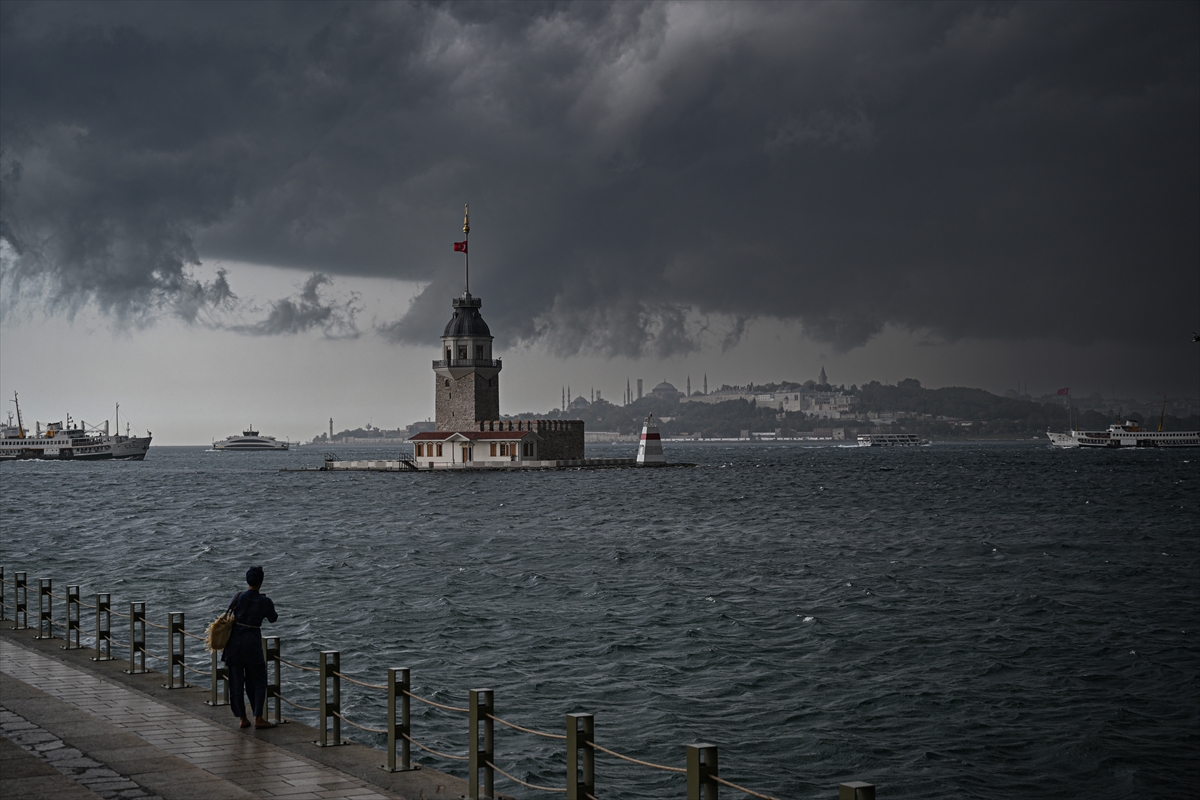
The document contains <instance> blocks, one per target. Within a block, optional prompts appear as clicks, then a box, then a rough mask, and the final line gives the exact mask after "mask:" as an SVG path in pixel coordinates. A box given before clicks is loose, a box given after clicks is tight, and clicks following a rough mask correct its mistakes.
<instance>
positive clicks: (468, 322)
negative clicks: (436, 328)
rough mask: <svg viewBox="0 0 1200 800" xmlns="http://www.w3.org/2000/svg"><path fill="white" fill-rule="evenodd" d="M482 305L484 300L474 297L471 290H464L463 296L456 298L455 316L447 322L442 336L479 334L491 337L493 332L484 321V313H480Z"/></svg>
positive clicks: (462, 336)
mask: <svg viewBox="0 0 1200 800" xmlns="http://www.w3.org/2000/svg"><path fill="white" fill-rule="evenodd" d="M481 305H483V301H482V300H480V299H479V298H478V297H472V296H471V293H470V292H464V293H463V296H462V297H456V298H454V316H452V317H451V318H450V321H449V322H447V323H446V330H445V332H444V333H443V334H442V338H444V339H445V338H455V339H458V338H464V337H468V336H478V337H486V338H489V339H490V338H491V336H492V332H491V330H489V329H488V326H487V323H486V322H484V321H483V315H482V314H480V313H479V307H480V306H481Z"/></svg>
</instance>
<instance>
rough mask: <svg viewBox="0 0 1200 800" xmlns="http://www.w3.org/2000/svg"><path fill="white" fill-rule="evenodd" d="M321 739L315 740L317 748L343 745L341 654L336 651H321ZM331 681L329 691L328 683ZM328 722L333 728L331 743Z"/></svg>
mask: <svg viewBox="0 0 1200 800" xmlns="http://www.w3.org/2000/svg"><path fill="white" fill-rule="evenodd" d="M320 666H321V675H320V681H321V709H320V716H321V738H320V739H318V740H317V746H318V747H337V746H338V745H340V744H345V742H343V741H342V718H341V717H339V716H338V714H341V713H342V677H341V675H342V654H341V653H340V652H338V651H337V650H322V651H321V665H320ZM330 681H333V690H332V691H330V688H329V682H330ZM330 720H332V727H333V741H330V740H329V737H328V735H327V734H328V732H329V728H330Z"/></svg>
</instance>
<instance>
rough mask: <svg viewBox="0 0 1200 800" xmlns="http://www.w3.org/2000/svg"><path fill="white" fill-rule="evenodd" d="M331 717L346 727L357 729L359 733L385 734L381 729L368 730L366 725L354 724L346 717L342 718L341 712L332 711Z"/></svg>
mask: <svg viewBox="0 0 1200 800" xmlns="http://www.w3.org/2000/svg"><path fill="white" fill-rule="evenodd" d="M333 715H334V716H335V717H337V718H338V719H340V720H341V721H342V722H344V723H346V724H347V725H353V726H354V727H356V728H358V729H359V730H360V731H366V732H367V733H387V731H386V730H385V729H383V728H368V727H367V726H366V725H359V724H358V723H357V722H355V721H354V720H352V719H346V717H344V716H342V714H341V712H338V711H334V712H333Z"/></svg>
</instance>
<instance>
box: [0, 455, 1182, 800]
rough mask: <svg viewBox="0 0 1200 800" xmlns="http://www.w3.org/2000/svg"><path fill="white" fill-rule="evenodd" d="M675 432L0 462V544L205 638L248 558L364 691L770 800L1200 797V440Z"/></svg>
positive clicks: (635, 785)
mask: <svg viewBox="0 0 1200 800" xmlns="http://www.w3.org/2000/svg"><path fill="white" fill-rule="evenodd" d="M633 447H634V446H633V445H589V447H588V455H589V456H596V457H628V456H630V455H632V453H633ZM665 449H666V454H667V458H668V459H669V460H671V461H675V462H688V463H692V464H694V465H695V466H693V467H690V468H678V469H635V468H625V469H601V470H584V469H572V470H562V471H552V472H534V471H529V472H526V471H511V472H508V471H493V472H478V473H476V472H457V473H453V472H444V473H436V474H433V473H416V474H414V473H347V472H321V471H288V470H299V469H301V468H304V467H312V468H315V467H319V466H320V465H321V464H322V462H323V455H322V451H321V450H320V449H314V448H309V447H301V448H298V449H293V450H291V451H289V452H286V453H229V452H214V451H212V450H210V449H208V448H201V447H152V448H151V450H150V453H149V455H148V457H147V458H146V460H145V461H143V462H108V463H94V462H93V463H70V462H37V461H26V462H18V463H5V464H0V478H2V486H3V490H2V491H0V520H2V521H3V526H2V535H0V565H2V566H3V567H4V568H5V573H6V574H5V577H6V579H7V580H9V581H11V578H12V574H13V572H14V571H17V570H20V571H25V572H27V573H28V576H29V578H30V580H31V582H34V584H35V585H36V579H37V578H50V579H51V580H52V581H53V586H54V587H55V593H61V592H62V591H63V590H64V589H65V587H66V586H67V585H68V584H78V585H80V586H81V590H82V593H83V597H84V599H85V600H89V599H90V597H91V595H93V594H94V593H95V592H111V593H112V597H113V602H114V607H115V608H117V609H118V610H127V608H128V605H127V604H128V602H130V601H139V602H145V603H146V607H147V611H148V614H149V619H150V621H151V622H154V623H158V624H163V623H165V621H166V616H167V614H168V612H173V611H182V612H184V613H185V619H186V625H187V628H188V630H189V631H192V632H195V633H200V632H202V631H203V628H204V626H205V624H206V623H207V622H208V621H210V620H211V619H212V618H213V617H215V616H216V615H217V614H218V613H219V612H221V611H222V610H223V609H224V608H225V606H226V605H227V604H228V602H229V600H230V598H231V596H232V595H233V594H234V593H235V592H236V591H238V590H239V589H242V588H244V580H243V576H244V574H245V571H246V568H247V567H249V566H250V565H254V564H259V565H262V566H263V567H264V569H265V571H266V582H265V583H264V585H263V592H264V593H266V594H267V595H269V596H270V597H271V598H272V599H273V600H274V602H275V605H276V608H277V609H278V611H279V621H278V622H277V623H276V624H274V625H267V626H264V628H265V632H266V633H268V634H273V635H277V636H279V637H281V647H282V652H283V656H284V658H285V659H287V660H289V661H291V662H292V663H294V664H299V665H303V666H308V667H315V666H316V665H317V662H318V653H319V652H320V651H322V650H336V651H338V652H339V653H340V658H341V665H342V671H343V672H344V673H345V674H346V675H347V676H348V677H353V678H354V679H356V680H358V681H360V682H362V683H368V684H384V683H386V681H387V669H388V668H389V667H407V668H409V669H410V670H411V674H412V681H413V692H414V693H415V694H417V695H419V696H421V697H423V698H425V699H428V700H432V701H434V702H437V703H440V704H442V705H448V706H453V707H463V706H466V705H467V701H468V692H469V691H470V690H472V689H481V688H487V689H491V690H492V691H493V692H494V697H495V714H496V716H497V717H499V718H501V719H503V720H505V721H507V722H510V723H512V724H515V725H519V726H521V727H524V728H528V729H532V730H536V731H541V732H544V733H550V734H556V735H562V734H563V733H564V732H565V725H566V717H565V715H566V714H569V713H589V714H594V715H595V731H596V733H595V738H596V742H597V743H598V744H599V745H602V746H603V747H605V748H607V749H609V750H613V751H615V752H618V753H621V754H623V755H626V756H629V757H631V758H634V759H638V760H640V761H645V762H649V763H651V764H654V765H658V766H665V767H672V768H680V767H683V766H684V765H685V763H686V761H685V758H686V757H685V745H687V744H689V743H707V744H713V745H716V746H717V748H718V754H719V771H720V775H721V777H722V778H724V779H726V780H729V781H732V782H734V783H736V784H738V785H740V786H744V787H746V788H749V789H752V790H753V791H755V792H758V793H760V794H763V795H766V796H770V797H775V798H781V800H782V798H830V797H833V796H835V795H836V792H837V786H838V784H839V783H841V782H845V781H851V780H859V781H866V782H869V783H872V784H875V786H876V787H877V792H878V796H879V797H881V798H891V799H892V800H898V799H899V798H931V797H972V798H1004V799H1005V800H1010V799H1011V798H1056V799H1057V798H1063V797H1087V798H1092V799H1094V800H1098V799H1101V798H1129V797H1142V796H1145V797H1151V796H1154V797H1183V796H1191V797H1195V796H1197V794H1198V793H1200V682H1198V675H1200V643H1198V637H1197V631H1198V630H1200V450H1176V451H1167V450H1137V451H1094V450H1088V451H1080V450H1074V451H1068V450H1057V449H1054V448H1051V447H1050V446H1048V444H1047V443H1046V442H1045V441H1044V440H1043V441H1024V442H964V443H952V444H951V443H934V444H932V445H929V446H925V447H918V448H858V447H847V446H836V445H820V446H818V445H811V446H809V445H803V444H793V443H755V444H748V443H725V444H674V443H670V442H668V443H667V444H666V445H665ZM339 455H340V456H341V457H342V458H354V457H359V458H383V457H387V456H391V457H394V454H393V453H392V452H391V451H387V450H381V449H368V448H363V449H360V450H350V449H343V450H341V451H339ZM9 586H11V584H10V585H9ZM6 592H8V593H7V594H6V597H8V599H9V600H10V601H11V589H10V588H7V587H6ZM30 597H31V598H34V599H35V593H34V592H31V593H30ZM55 613H56V615H58V617H59V618H61V613H62V605H61V603H60V604H59V605H58V606H57V607H56V611H55ZM116 622H117V623H120V622H123V621H122V620H119V619H118V620H116ZM83 624H84V629H85V632H86V631H87V629H88V627H89V626H90V625H91V624H93V623H92V617H91V615H90V613H89V612H88V611H86V610H85V611H84V616H83ZM114 630H115V631H116V639H117V641H118V644H119V643H120V642H121V640H122V638H123V636H124V633H123V629H121V627H120V625H119V624H114ZM85 641H88V640H87V639H85ZM198 645H199V643H198V642H196V641H194V640H192V641H189V642H188V647H189V651H188V659H189V663H190V664H194V665H195V666H196V667H198V668H205V667H207V665H208V664H207V656H206V655H205V654H204V653H203V652H202V650H201V648H200V647H199V646H198ZM148 647H149V650H150V651H151V654H152V656H159V655H161V654H163V653H164V652H165V651H166V643H165V636H164V635H163V631H161V630H159V629H155V628H151V629H150V633H149V643H148ZM117 652H118V654H122V653H123V652H124V651H123V650H120V649H118V650H117ZM150 663H151V666H155V665H156V664H157V665H158V667H159V668H160V669H163V666H162V662H161V661H156V660H155V658H152V659H151V662H150ZM191 678H192V680H193V682H196V683H200V684H202V685H204V684H205V682H206V681H207V678H206V677H205V676H203V675H199V674H193V675H191ZM342 692H343V713H344V714H345V716H346V717H347V719H348V720H351V721H354V722H356V723H358V724H360V725H362V726H364V727H366V728H376V729H380V728H383V727H384V725H385V721H386V693H385V692H383V691H380V690H378V689H375V688H368V687H360V686H356V685H354V684H350V683H343V686H342ZM283 693H284V696H285V697H286V698H287V699H288V700H289V701H290V702H292V703H294V704H296V705H295V706H292V705H288V706H285V707H284V711H285V716H288V717H291V718H293V719H297V720H301V721H304V722H307V723H310V724H315V722H316V715H315V714H313V713H311V712H308V711H305V710H303V709H301V708H298V707H297V706H309V707H313V706H316V704H317V684H316V679H315V676H314V675H313V674H312V673H311V672H308V671H306V670H303V669H299V668H296V667H291V666H285V667H284V671H283ZM342 732H343V735H344V736H346V737H348V738H350V739H354V740H357V741H360V742H364V743H367V744H370V745H373V746H375V747H379V748H381V749H382V748H383V747H384V746H385V741H386V740H385V739H384V737H383V736H381V735H379V734H375V733H371V732H369V731H363V730H359V729H357V728H354V727H351V726H349V725H343V726H342ZM412 735H413V737H414V739H416V740H417V741H418V742H419V743H420V744H422V745H424V746H425V747H428V748H430V749H431V750H433V751H437V752H438V753H440V754H446V755H462V754H465V752H466V747H467V741H466V736H467V720H466V717H465V716H464V715H462V714H461V713H458V712H454V711H446V710H443V709H439V708H436V707H433V706H430V705H427V704H423V703H418V702H414V703H413V734H412ZM383 758H384V756H383V754H382V753H381V754H380V759H381V763H382V761H383ZM414 758H415V759H416V760H418V761H419V762H420V763H422V764H425V765H427V766H429V767H432V768H436V769H439V770H443V771H445V772H449V773H452V774H456V775H461V776H464V777H465V775H466V765H465V763H464V762H462V761H458V760H454V759H449V758H445V757H443V756H442V755H434V754H432V753H430V752H428V751H425V750H419V749H416V748H414ZM565 763H566V762H565V755H564V752H563V742H562V741H561V740H559V739H554V738H547V737H542V736H536V735H532V734H528V733H525V732H522V731H519V730H516V729H513V728H510V727H507V726H503V725H497V727H496V764H497V766H499V767H501V768H502V769H504V770H505V771H506V772H508V773H510V774H511V775H513V776H514V777H517V778H519V779H521V780H522V781H524V782H526V783H529V784H533V785H537V786H544V787H557V788H560V789H561V787H563V786H564V785H565V777H564V769H565ZM496 788H497V790H498V791H502V792H504V793H506V794H510V795H512V796H514V797H518V798H534V797H545V796H547V795H546V793H544V792H540V791H536V790H533V789H528V788H525V787H523V786H521V785H519V784H516V783H513V782H511V781H509V780H508V779H506V778H504V777H502V776H499V775H498V776H497V778H496ZM596 794H597V796H599V797H604V798H614V799H617V800H634V799H640V798H659V797H666V796H676V797H678V796H682V795H683V794H684V776H683V775H681V774H679V773H678V772H671V771H666V770H661V769H657V768H656V767H647V766H642V765H638V764H633V763H630V762H626V761H622V760H619V759H616V758H614V757H612V756H609V755H607V754H605V753H598V754H597V756H596ZM721 794H722V796H723V797H737V796H743V795H740V794H739V793H738V792H736V791H734V790H731V789H727V788H722V789H721Z"/></svg>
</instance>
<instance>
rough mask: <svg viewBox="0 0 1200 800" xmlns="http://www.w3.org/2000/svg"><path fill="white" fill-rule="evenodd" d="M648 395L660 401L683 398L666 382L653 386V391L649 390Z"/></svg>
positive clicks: (679, 392)
mask: <svg viewBox="0 0 1200 800" xmlns="http://www.w3.org/2000/svg"><path fill="white" fill-rule="evenodd" d="M650 394H652V395H654V396H655V397H657V398H659V399H660V400H678V399H679V398H680V397H683V392H681V391H679V390H678V389H676V388H675V387H674V386H672V385H671V384H669V383H667V382H666V381H663V382H662V383H660V384H659V385H658V386H655V387H654V388H653V389H651V390H650Z"/></svg>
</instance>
